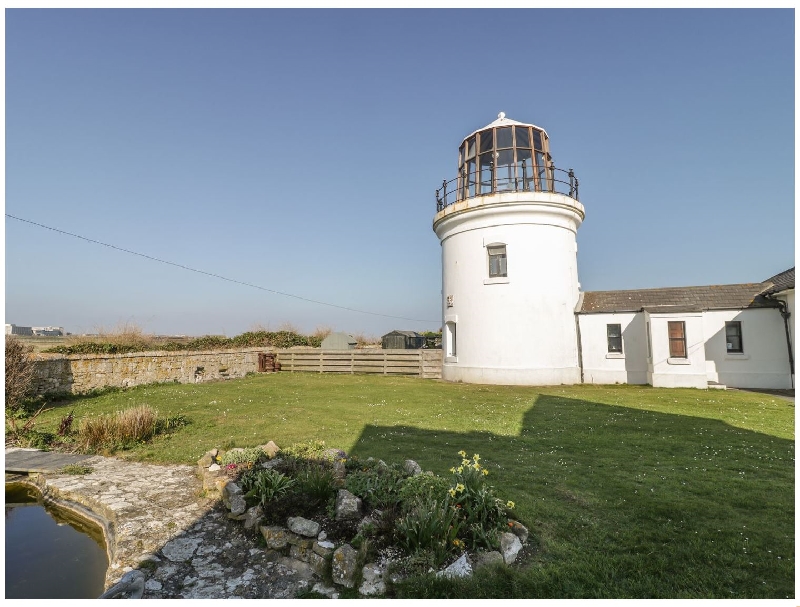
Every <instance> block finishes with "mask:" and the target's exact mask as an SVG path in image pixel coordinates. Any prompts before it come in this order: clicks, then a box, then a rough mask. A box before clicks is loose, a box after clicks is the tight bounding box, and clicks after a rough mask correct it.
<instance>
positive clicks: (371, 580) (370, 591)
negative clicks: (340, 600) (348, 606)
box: [358, 563, 386, 596]
mask: <svg viewBox="0 0 800 607" xmlns="http://www.w3.org/2000/svg"><path fill="white" fill-rule="evenodd" d="M361 573H362V582H361V586H359V588H358V591H359V592H360V593H361V594H363V595H364V596H373V595H376V594H385V593H386V584H385V583H384V581H383V574H384V570H383V569H381V568H380V567H378V565H376V564H375V563H369V564H368V565H364V568H363V569H362V570H361Z"/></svg>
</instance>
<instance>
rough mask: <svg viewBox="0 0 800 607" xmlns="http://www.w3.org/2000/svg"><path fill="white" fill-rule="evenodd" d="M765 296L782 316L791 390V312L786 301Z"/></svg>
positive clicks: (792, 369) (792, 358)
mask: <svg viewBox="0 0 800 607" xmlns="http://www.w3.org/2000/svg"><path fill="white" fill-rule="evenodd" d="M765 297H766V298H767V299H770V300H772V301H774V302H775V303H777V304H778V308H779V309H780V311H781V316H782V317H783V326H784V328H785V329H786V347H787V349H788V350H789V370H790V371H791V380H792V390H794V356H792V334H791V331H789V317H790V316H791V313H790V312H789V310H787V309H786V302H785V301H783V300H782V299H778V298H777V297H773V296H772V295H765Z"/></svg>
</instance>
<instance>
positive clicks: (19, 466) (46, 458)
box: [6, 449, 93, 474]
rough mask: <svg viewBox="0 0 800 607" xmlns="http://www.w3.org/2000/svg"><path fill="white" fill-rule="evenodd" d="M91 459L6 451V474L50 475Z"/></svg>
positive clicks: (28, 451)
mask: <svg viewBox="0 0 800 607" xmlns="http://www.w3.org/2000/svg"><path fill="white" fill-rule="evenodd" d="M92 457H93V456H91V455H73V454H69V453H56V452H55V451H40V450H38V449H6V472H27V473H31V472H34V473H38V474H52V473H54V472H56V471H58V470H60V469H61V468H63V467H64V466H72V465H75V464H79V463H81V462H83V461H86V460H87V459H91V458H92Z"/></svg>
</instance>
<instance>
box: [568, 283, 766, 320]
mask: <svg viewBox="0 0 800 607" xmlns="http://www.w3.org/2000/svg"><path fill="white" fill-rule="evenodd" d="M765 286H767V285H765V283H759V282H753V283H745V284H738V285H709V286H702V287H666V288H658V289H634V290H629V291H587V292H585V293H584V294H583V302H582V305H581V308H580V310H578V312H579V313H584V314H587V313H593V312H638V311H639V310H642V309H643V308H648V310H650V311H654V310H652V308H658V309H659V311H663V312H668V311H674V312H678V311H681V312H685V311H692V310H694V311H700V310H731V309H734V310H739V309H744V308H774V307H776V304H775V303H774V302H772V301H770V300H769V299H767V298H765V297H764V296H763V295H762V292H763V291H764V288H765ZM667 306H674V309H673V310H667V309H665V307H667Z"/></svg>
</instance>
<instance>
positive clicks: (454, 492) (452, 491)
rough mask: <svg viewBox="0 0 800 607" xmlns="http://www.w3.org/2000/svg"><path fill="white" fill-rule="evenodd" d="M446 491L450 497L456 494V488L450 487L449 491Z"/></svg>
mask: <svg viewBox="0 0 800 607" xmlns="http://www.w3.org/2000/svg"><path fill="white" fill-rule="evenodd" d="M448 493H449V494H450V497H455V496H456V490H455V489H450V491H448Z"/></svg>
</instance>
